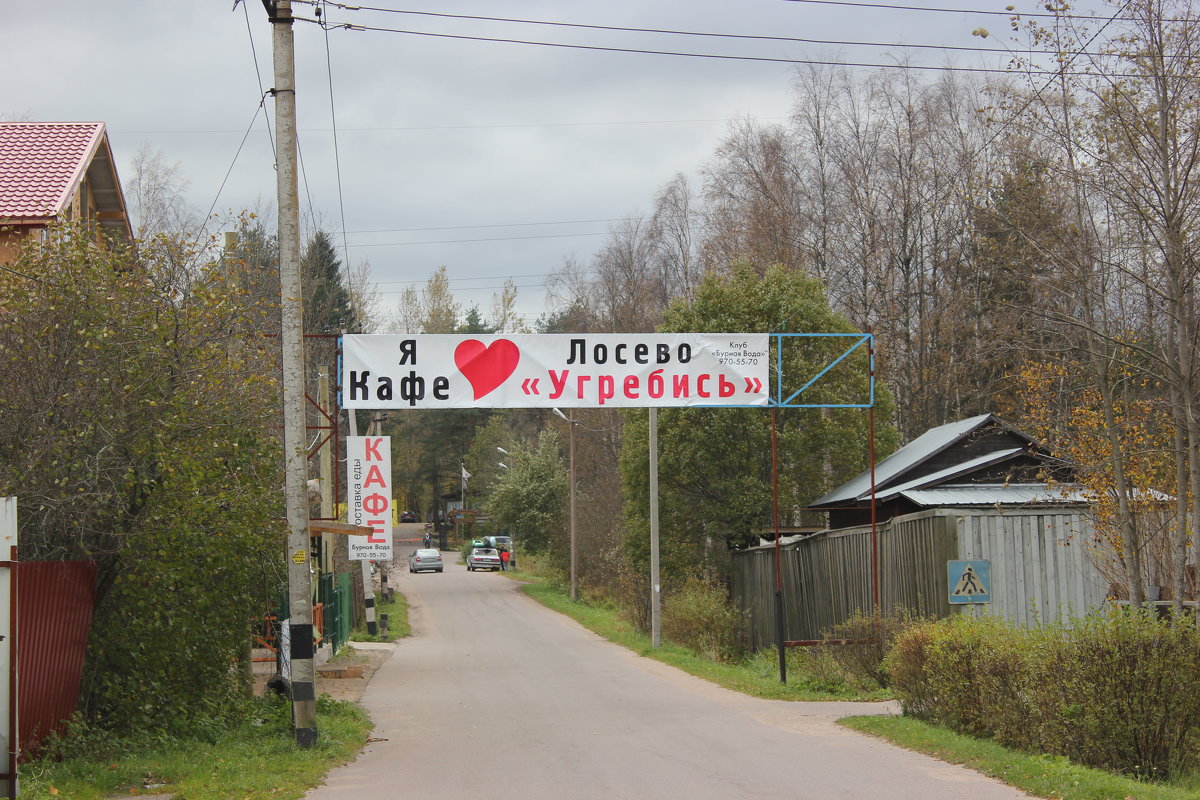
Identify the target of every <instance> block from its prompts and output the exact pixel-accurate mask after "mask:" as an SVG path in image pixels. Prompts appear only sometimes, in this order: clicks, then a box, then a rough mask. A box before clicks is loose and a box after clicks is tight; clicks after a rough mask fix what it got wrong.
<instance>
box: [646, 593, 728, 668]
mask: <svg viewBox="0 0 1200 800" xmlns="http://www.w3.org/2000/svg"><path fill="white" fill-rule="evenodd" d="M741 619H742V615H741V614H739V613H738V612H737V611H735V610H734V609H733V607H732V606H730V604H729V598H728V594H727V593H726V591H725V587H724V586H723V585H722V584H721V583H720V582H719V581H718V580H716V579H715V578H713V577H711V576H707V575H700V576H694V577H692V578H689V579H688V581H687V583H685V584H684V586H683V588H682V589H678V590H676V591H674V592H672V593H671V594H670V595H668V596H667V597H666V599H665V600H664V601H663V607H662V631H663V635H664V636H665V637H666V638H668V639H670V640H671V641H673V642H675V643H676V644H680V645H683V646H684V647H686V648H688V649H689V650H691V651H692V652H694V653H695V654H696V655H699V656H704V657H706V658H710V659H712V660H713V661H724V662H732V661H737V660H738V659H739V658H740V657H741V654H742V648H741V647H740V645H739V642H738V631H739V630H740V627H741Z"/></svg>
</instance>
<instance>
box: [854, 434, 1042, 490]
mask: <svg viewBox="0 0 1200 800" xmlns="http://www.w3.org/2000/svg"><path fill="white" fill-rule="evenodd" d="M1024 452H1025V448H1024V447H1010V448H1008V449H1007V450H997V451H995V452H994V453H987V454H985V455H982V456H978V457H976V458H972V459H971V460H969V461H964V462H962V463H961V464H955V465H954V466H952V467H946V468H945V469H943V470H938V471H937V472H931V473H929V474H928V475H924V476H922V477H920V478H917V479H916V480H914V481H909V482H908V483H902V484H900V485H899V486H894V487H892V488H891V489H888V490H886V491H883V492H880V491H879V490H878V489H877V490H876V492H875V499H876V500H886V499H887V498H889V497H892V496H893V495H897V494H902V493H903V492H907V491H909V490H911V489H921V488H924V487H926V486H932V485H934V484H937V483H940V482H942V481H945V480H950V479H951V478H957V477H958V476H960V475H965V474H966V473H968V472H971V471H972V470H976V469H979V468H980V467H986V466H990V465H992V464H998V463H999V462H1001V461H1004V460H1005V459H1008V458H1012V457H1013V456H1015V455H1020V454H1021V453H1024ZM870 498H871V493H870V490H869V489H868V491H867V492H866V493H865V494H862V495H860V496H859V497H857V498H856V499H858V500H869V499H870Z"/></svg>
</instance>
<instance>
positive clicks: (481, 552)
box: [467, 547, 500, 572]
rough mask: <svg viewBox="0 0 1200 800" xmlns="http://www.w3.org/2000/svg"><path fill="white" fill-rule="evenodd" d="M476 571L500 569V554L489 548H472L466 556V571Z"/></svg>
mask: <svg viewBox="0 0 1200 800" xmlns="http://www.w3.org/2000/svg"><path fill="white" fill-rule="evenodd" d="M477 569H495V570H498V569H500V553H499V552H497V551H496V550H495V549H494V548H491V547H472V548H471V553H470V555H468V556H467V571H468V572H474V571H475V570H477Z"/></svg>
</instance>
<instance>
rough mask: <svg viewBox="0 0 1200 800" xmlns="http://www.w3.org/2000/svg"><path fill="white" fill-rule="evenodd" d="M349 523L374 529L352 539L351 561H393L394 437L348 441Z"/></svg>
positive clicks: (347, 497)
mask: <svg viewBox="0 0 1200 800" xmlns="http://www.w3.org/2000/svg"><path fill="white" fill-rule="evenodd" d="M346 482H347V487H346V488H347V489H348V491H347V492H346V500H347V504H346V521H347V522H349V523H350V524H351V525H362V526H364V527H368V528H371V529H372V533H371V534H370V535H369V536H351V537H349V550H350V560H351V561H368V560H370V561H391V559H392V437H390V436H347V437H346Z"/></svg>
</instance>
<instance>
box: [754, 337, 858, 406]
mask: <svg viewBox="0 0 1200 800" xmlns="http://www.w3.org/2000/svg"><path fill="white" fill-rule="evenodd" d="M771 336H772V337H773V338H774V339H775V358H776V365H775V366H776V370H775V374H776V375H777V376H778V377H777V378H776V381H775V398H774V402H772V404H771V405H774V406H777V407H779V408H873V407H874V406H875V341H874V340H875V335H874V334H871V333H772V334H771ZM784 337H804V338H808V339H817V338H821V339H832V338H842V339H847V338H852V339H857V341H856V342H854V344H852V345H850V347H849V348H848V349H847V350H846V351H845V352H844V353H842V354H841V355H840V356H838V357H837V358H835V359H834V360H833V361H832V362H830V363H829V364H828V365H827V366H826V367H825V369H823V370H821V371H820V372H818V373H817V374H816V376H814V377H813V378H812V379H811V380H810V381H809V382H808V383H806V384H804V385H803V386H801V387H800V388H799V389H797V390H796V391H794V392H792V393H791V394H790V395H789V396H788V398H787V400H784V399H783V339H784ZM868 343H869V344H870V345H871V346H870V347H869V348H868V350H867V352H868V353H869V361H870V363H869V364H868V369H869V372H868V381H869V385H868V388H867V397H868V401H867V402H866V403H793V402H792V401H793V400H795V399H796V398H797V397H799V396H800V395H801V394H803V393H804V392H805V391H806V390H807V389H808V388H809V387H810V386H812V385H813V384H814V383H816V382H817V381H819V380H820V379H821V378H822V377H824V376H825V374H826V373H827V372H829V370H831V369H833V368H834V367H836V366H837V365H838V364H840V363H841V362H842V361H844V360H845V359H846V357H847V356H849V355H850V354H851V353H853V352H854V351H855V350H857V349H858V348H860V347H862V346H863V345H864V344H868Z"/></svg>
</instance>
